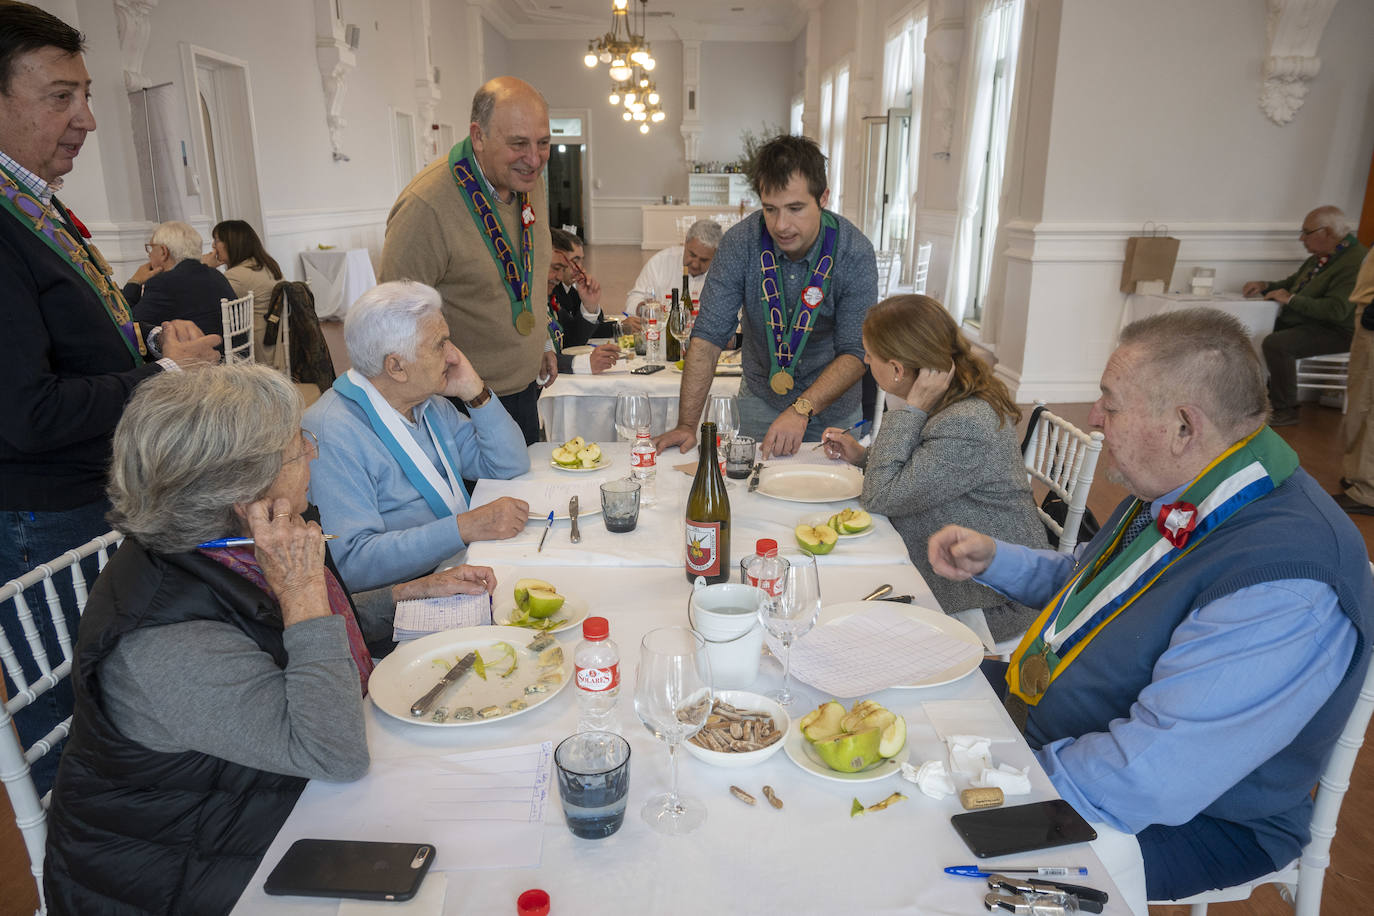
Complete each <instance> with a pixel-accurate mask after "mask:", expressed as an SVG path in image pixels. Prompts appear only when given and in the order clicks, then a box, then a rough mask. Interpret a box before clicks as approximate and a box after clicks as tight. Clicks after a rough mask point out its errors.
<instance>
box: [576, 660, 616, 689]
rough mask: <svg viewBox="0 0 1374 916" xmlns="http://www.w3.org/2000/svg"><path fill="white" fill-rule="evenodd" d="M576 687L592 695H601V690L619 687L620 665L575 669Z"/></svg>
mask: <svg viewBox="0 0 1374 916" xmlns="http://www.w3.org/2000/svg"><path fill="white" fill-rule="evenodd" d="M576 672H577V673H576V677H577V686H578V687H580V688H582V689H583V690H590V691H591V692H592V693H601V692H602V691H603V690H611V689H613V688H615V687H619V686H620V665H618V664H615V665H611V666H610V667H609V668H578V669H576Z"/></svg>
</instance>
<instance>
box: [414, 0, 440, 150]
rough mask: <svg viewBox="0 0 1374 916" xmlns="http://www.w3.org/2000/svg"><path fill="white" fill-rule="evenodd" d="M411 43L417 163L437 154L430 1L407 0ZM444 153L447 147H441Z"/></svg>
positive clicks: (437, 93) (436, 89) (437, 95)
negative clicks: (408, 1)
mask: <svg viewBox="0 0 1374 916" xmlns="http://www.w3.org/2000/svg"><path fill="white" fill-rule="evenodd" d="M410 21H411V23H412V29H413V31H412V33H411V45H412V51H413V53H414V55H415V114H416V117H415V134H416V141H417V143H416V149H418V150H419V151H420V162H421V163H428V162H430V161H431V160H433V159H436V158H438V156H439V125H438V124H436V123H435V122H434V112H435V110H436V109H437V108H438V107H439V99H441V98H442V97H443V94H442V93H441V92H440V91H439V83H438V82H437V81H436V80H435V79H434V59H433V57H431V55H430V38H429V36H430V32H431V25H430V0H411V13H410ZM444 152H448V150H444Z"/></svg>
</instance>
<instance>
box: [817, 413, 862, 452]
mask: <svg viewBox="0 0 1374 916" xmlns="http://www.w3.org/2000/svg"><path fill="white" fill-rule="evenodd" d="M867 424H868V421H867V420H860V421H859V422H858V423H855V424H854V425H853V426H851V427H849V429H846V430H845V432H846V433H857V432H858V431H859V430H861V429H863V428H864V426H865V425H867ZM841 435H843V434H841ZM823 445H825V442H824V441H822V442H817V443H816V444H815V445H813V446H812V447H811V451H813V452H814V451H815V450H816V449H818V448H820V447H821V446H823Z"/></svg>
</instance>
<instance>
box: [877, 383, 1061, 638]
mask: <svg viewBox="0 0 1374 916" xmlns="http://www.w3.org/2000/svg"><path fill="white" fill-rule="evenodd" d="M1001 419H1002V418H1000V417H999V416H998V414H997V411H995V410H993V408H992V406H991V405H989V404H988V403H987V402H986V401H984V400H983V399H982V398H977V397H970V398H965V399H964V400H962V401H959V402H957V403H954V404H951V405H949V406H948V407H946V408H945V409H944V410H942V411H940V412H939V413H937V414H935V415H934V416H929V415H927V414H926V413H925V412H924V411H913V410H908V409H905V408H903V409H900V410H889V411H888V412H887V413H885V414H884V415H883V423H882V426H881V427H880V428H879V429H878V435H877V438H876V439H875V441H874V442H873V445H872V446H871V447H870V448H869V450H868V459H867V464H866V466H865V468H864V492H863V497H862V502H863V506H864V508H865V509H868V510H869V511H870V512H878V513H881V514H883V515H886V516H887V517H888V518H889V519H890V520H891V521H892V525H893V527H895V528H896V529H897V533H898V534H900V535H901V536H902V540H903V541H905V542H906V549H907V553H909V554H910V555H911V562H912V563H914V564H916V568H917V569H919V570H920V571H921V575H922V576H924V577H925V580H926V584H927V585H929V586H930V590H931V591H932V592H934V593H935V599H936V600H937V601H939V602H940V608H941V610H943V611H945V612H946V613H949V612H950V611H962V610H967V609H969V608H975V607H980V608H983V609H984V612H985V613H986V615H987V621H988V629H989V630H990V631H991V632H992V636H993V638H994V639H997V640H1003V639H1008V638H1010V637H1012V636H1015V635H1016V634H1017V633H1019V632H1021V631H1023V630H1025V628H1026V627H1027V626H1028V625H1029V624H1030V622H1031V621H1032V620H1033V619H1034V618H1035V615H1036V613H1037V612H1038V610H1039V609H1038V608H1027V607H1025V606H1024V605H1021V604H1017V603H1015V602H1011V601H1009V600H1008V599H1007V598H1006V597H1004V596H1003V595H1001V594H999V593H998V592H995V591H993V590H992V589H990V588H988V587H987V586H985V585H979V584H978V583H976V582H973V581H972V580H970V581H967V582H954V581H951V580H949V579H946V578H943V577H942V576H939V575H937V574H936V573H935V571H934V570H932V569H931V568H930V559H929V558H928V556H927V553H926V541H928V540H929V539H930V536H931V535H932V534H934V533H935V532H936V531H939V530H940V529H941V528H943V527H944V526H945V525H963V526H964V527H965V528H972V529H973V530H974V531H979V532H982V533H983V534H987V535H990V536H992V537H994V538H997V539H999V540H1002V541H1007V542H1010V543H1013V544H1024V545H1026V546H1027V547H1037V548H1045V547H1048V546H1049V541H1048V540H1047V539H1046V536H1045V526H1044V524H1043V523H1042V522H1041V521H1040V516H1039V515H1037V514H1036V512H1035V501H1034V497H1033V496H1032V495H1031V489H1030V484H1028V483H1027V482H1026V469H1025V465H1024V464H1023V463H1022V460H1021V452H1020V450H1019V449H1018V447H1017V446H1018V443H1017V441H1016V428H1015V426H1013V425H1012V424H1011V423H1008V422H1002V423H999V420H1001Z"/></svg>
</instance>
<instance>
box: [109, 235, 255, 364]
mask: <svg viewBox="0 0 1374 916" xmlns="http://www.w3.org/2000/svg"><path fill="white" fill-rule="evenodd" d="M143 247H144V249H145V250H146V251H147V252H148V262H147V263H146V264H144V265H143V266H142V267H140V268H139V269H138V270H137V271H135V273H134V275H133V276H132V277H131V278H130V279H129V282H128V283H126V284H124V298H125V299H126V300H127V301H128V303H129V305H130V306H131V307H132V308H133V310H134V320H135V321H139V322H142V323H143V324H144V325H146V326H148V327H152V326H153V325H156V324H161V323H162V322H164V321H171V320H173V319H175V318H182V319H185V320H187V321H191V322H194V323H195V325H196V327H198V328H200V330H201V331H202V332H204V333H206V334H219V333H221V329H222V328H223V326H224V321H223V319H222V318H221V317H220V308H219V303H220V300H221V299H233V298H235V296H234V289H233V287H231V286H230V285H229V281H228V280H226V279H224V274H222V273H220V272H219V271H218V270H215V269H214V268H213V267H207V266H206V265H205V264H202V263H201V261H200V249H201V247H202V242H201V238H200V233H199V232H197V231H196V230H195V229H194V228H192V227H191V226H189V225H187V224H186V223H181V222H170V223H163V224H162V225H160V226H158V227H157V228H156V229H154V230H153V235H152V238H150V239H149V240H148V243H147V244H146V245H144V246H143ZM220 352H223V348H222V347H221V348H220Z"/></svg>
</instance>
